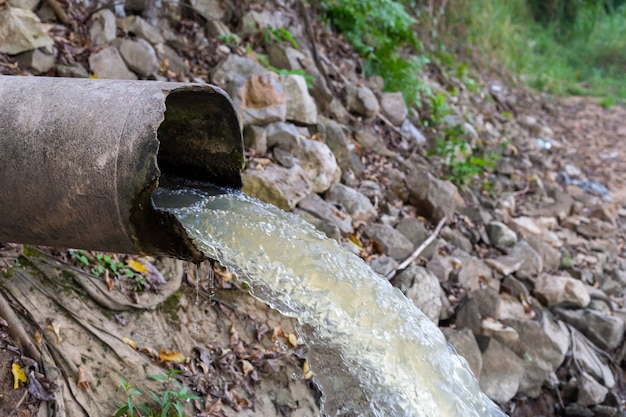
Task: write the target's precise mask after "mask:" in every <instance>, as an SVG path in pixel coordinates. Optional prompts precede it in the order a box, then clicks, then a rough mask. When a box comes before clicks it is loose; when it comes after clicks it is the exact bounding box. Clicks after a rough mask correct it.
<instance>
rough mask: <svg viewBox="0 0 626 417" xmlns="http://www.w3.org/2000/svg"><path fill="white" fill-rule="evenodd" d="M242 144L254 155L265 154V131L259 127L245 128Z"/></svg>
mask: <svg viewBox="0 0 626 417" xmlns="http://www.w3.org/2000/svg"><path fill="white" fill-rule="evenodd" d="M243 143H244V146H245V147H246V149H247V150H250V151H252V152H254V153H256V154H263V153H265V152H267V131H266V129H265V128H264V127H260V126H246V127H245V128H244V129H243Z"/></svg>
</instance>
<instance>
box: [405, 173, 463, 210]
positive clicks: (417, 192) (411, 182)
mask: <svg viewBox="0 0 626 417" xmlns="http://www.w3.org/2000/svg"><path fill="white" fill-rule="evenodd" d="M406 186H407V188H408V190H409V202H411V204H413V205H415V208H416V209H417V210H418V212H419V213H421V214H423V215H424V216H426V217H427V218H429V219H430V220H432V221H433V222H439V221H440V220H441V219H442V218H444V217H446V218H447V219H448V221H450V220H451V219H452V216H453V214H454V210H455V208H456V201H457V200H456V195H457V189H456V187H455V186H454V185H453V184H452V183H451V182H449V181H442V180H440V179H437V178H435V177H434V176H433V175H431V174H430V172H427V171H422V170H417V169H416V170H414V171H413V172H411V173H410V174H409V176H408V177H407V179H406Z"/></svg>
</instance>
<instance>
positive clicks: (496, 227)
mask: <svg viewBox="0 0 626 417" xmlns="http://www.w3.org/2000/svg"><path fill="white" fill-rule="evenodd" d="M485 230H486V232H487V236H489V242H490V243H491V245H493V246H495V247H499V248H504V247H509V246H513V245H515V243H517V234H516V233H515V232H514V231H513V230H511V229H509V228H508V227H507V226H506V225H505V224H504V223H502V222H491V223H489V224H488V225H486V226H485Z"/></svg>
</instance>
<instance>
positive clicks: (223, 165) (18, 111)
mask: <svg viewBox="0 0 626 417" xmlns="http://www.w3.org/2000/svg"><path fill="white" fill-rule="evenodd" d="M243 162H244V157H243V144H242V138H241V131H240V126H239V120H238V118H237V113H236V111H235V109H234V107H233V104H232V102H231V101H230V99H229V98H228V96H227V95H226V93H224V92H223V91H222V90H220V89H219V88H217V87H214V86H211V85H207V84H185V83H168V82H157V81H117V80H91V79H64V78H46V77H10V76H0V242H17V243H27V244H37V245H46V246H55V247H72V248H82V249H89V250H102V251H107V252H122V253H139V254H152V255H161V254H163V255H170V256H174V257H177V258H181V259H188V260H193V261H201V260H203V259H204V255H202V254H201V253H200V252H199V251H198V250H197V248H196V247H195V246H194V245H193V244H192V243H191V241H190V240H189V238H188V237H187V235H186V234H185V232H184V231H183V229H182V227H181V226H180V225H179V224H178V222H177V221H176V220H175V219H174V218H173V217H172V216H171V215H169V214H167V213H165V212H162V211H159V210H157V209H156V208H155V206H154V204H153V202H152V199H151V195H152V192H153V191H154V190H155V189H156V188H157V187H158V185H159V180H160V178H161V177H162V176H166V177H178V178H184V179H189V180H192V181H201V182H210V183H213V184H216V185H220V186H229V187H236V188H238V187H241V169H242V167H243Z"/></svg>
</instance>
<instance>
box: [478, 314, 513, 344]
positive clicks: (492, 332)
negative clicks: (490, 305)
mask: <svg viewBox="0 0 626 417" xmlns="http://www.w3.org/2000/svg"><path fill="white" fill-rule="evenodd" d="M480 334H481V335H482V336H488V337H490V338H493V339H495V340H497V341H498V342H500V343H502V344H503V345H504V346H506V347H508V348H509V349H511V350H513V351H515V347H516V346H517V345H518V344H519V343H520V341H519V334H517V331H516V330H515V329H514V328H512V327H510V326H507V325H505V324H503V323H502V322H500V321H497V320H493V319H483V320H481V321H480Z"/></svg>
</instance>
